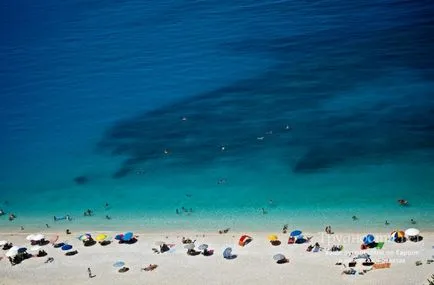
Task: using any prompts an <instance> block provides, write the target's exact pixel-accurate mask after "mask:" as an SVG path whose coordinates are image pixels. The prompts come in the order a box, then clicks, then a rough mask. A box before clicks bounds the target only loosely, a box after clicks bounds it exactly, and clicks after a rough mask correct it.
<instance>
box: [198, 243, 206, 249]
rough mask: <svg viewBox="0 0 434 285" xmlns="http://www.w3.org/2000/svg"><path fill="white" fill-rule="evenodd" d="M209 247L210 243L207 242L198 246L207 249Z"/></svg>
mask: <svg viewBox="0 0 434 285" xmlns="http://www.w3.org/2000/svg"><path fill="white" fill-rule="evenodd" d="M207 248H208V245H207V244H201V245H199V247H198V249H199V250H205V249H207Z"/></svg>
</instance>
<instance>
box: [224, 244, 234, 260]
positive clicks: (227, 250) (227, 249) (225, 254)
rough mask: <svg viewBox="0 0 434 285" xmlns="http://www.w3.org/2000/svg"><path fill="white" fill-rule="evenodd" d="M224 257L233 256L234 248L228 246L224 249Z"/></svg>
mask: <svg viewBox="0 0 434 285" xmlns="http://www.w3.org/2000/svg"><path fill="white" fill-rule="evenodd" d="M223 257H224V258H226V259H227V258H231V257H232V248H230V247H227V248H226V249H225V250H224V251H223Z"/></svg>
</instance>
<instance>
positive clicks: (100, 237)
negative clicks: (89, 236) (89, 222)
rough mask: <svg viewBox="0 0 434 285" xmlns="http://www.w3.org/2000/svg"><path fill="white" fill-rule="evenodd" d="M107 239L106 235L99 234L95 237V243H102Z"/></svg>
mask: <svg viewBox="0 0 434 285" xmlns="http://www.w3.org/2000/svg"><path fill="white" fill-rule="evenodd" d="M106 239H107V235H106V234H99V235H97V236H96V237H95V240H96V241H104V240H106Z"/></svg>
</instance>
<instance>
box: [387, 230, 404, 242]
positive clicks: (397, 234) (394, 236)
mask: <svg viewBox="0 0 434 285" xmlns="http://www.w3.org/2000/svg"><path fill="white" fill-rule="evenodd" d="M404 236H405V233H404V232H403V231H394V232H392V233H391V234H390V239H391V240H397V239H399V238H403V237H404Z"/></svg>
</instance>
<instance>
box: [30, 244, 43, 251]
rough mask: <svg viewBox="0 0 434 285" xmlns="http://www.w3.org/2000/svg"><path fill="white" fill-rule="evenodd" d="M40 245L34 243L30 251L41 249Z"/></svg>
mask: <svg viewBox="0 0 434 285" xmlns="http://www.w3.org/2000/svg"><path fill="white" fill-rule="evenodd" d="M41 248H42V247H41V246H40V245H34V246H32V247H31V248H30V250H31V251H38V250H41Z"/></svg>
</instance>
